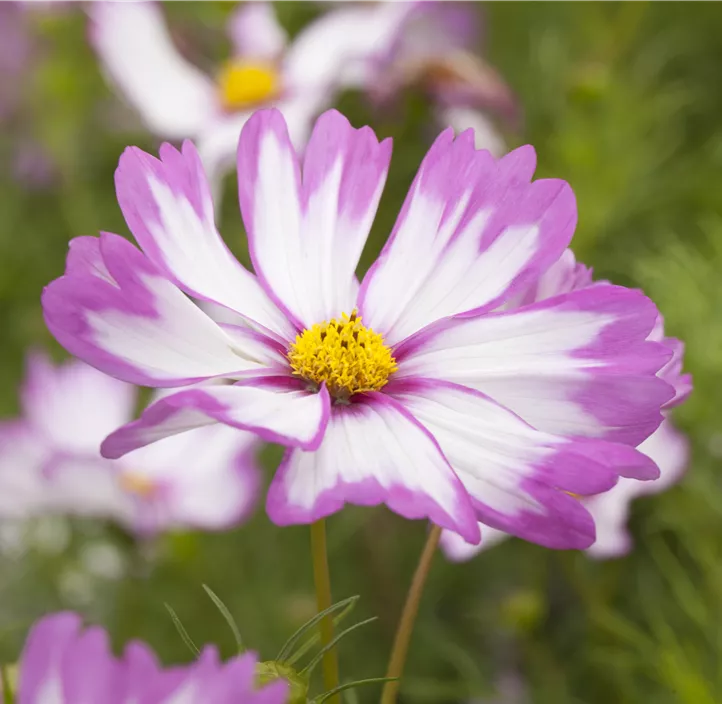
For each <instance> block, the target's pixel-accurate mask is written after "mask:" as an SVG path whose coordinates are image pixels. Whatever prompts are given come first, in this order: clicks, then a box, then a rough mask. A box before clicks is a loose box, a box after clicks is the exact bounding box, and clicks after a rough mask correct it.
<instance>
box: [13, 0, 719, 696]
mask: <svg viewBox="0 0 722 704" xmlns="http://www.w3.org/2000/svg"><path fill="white" fill-rule="evenodd" d="M232 9H233V8H232V5H231V4H229V3H216V2H203V3H197V2H187V3H180V4H174V5H172V6H168V7H167V10H168V12H169V14H170V16H171V17H172V18H173V22H174V26H175V28H176V31H177V32H178V35H179V36H180V37H183V38H185V40H187V43H188V45H189V46H195V47H196V52H197V55H198V56H199V57H205V60H206V61H208V62H210V59H211V58H212V57H213V56H214V55H222V54H223V52H224V51H225V47H224V45H223V42H224V38H223V37H224V35H223V22H224V18H225V17H226V16H227V15H228V13H229V12H230V11H231V10H232ZM278 9H279V13H280V16H281V19H282V21H283V23H284V24H285V25H286V26H287V27H288V28H289V30H291V31H292V32H293V31H297V30H298V28H299V27H301V26H302V25H303V24H304V23H305V22H306V21H308V19H309V18H311V17H312V16H313V15H314V14H316V13H318V12H319V11H321V8H320V5H319V4H318V3H288V4H286V3H279V5H278ZM479 10H480V11H483V12H484V14H485V21H486V39H485V42H484V46H483V51H484V52H485V53H486V55H487V56H488V57H489V59H490V61H491V62H492V63H493V64H494V65H495V66H496V67H497V68H498V69H499V70H500V71H501V72H502V74H503V75H504V76H505V77H506V78H507V80H508V81H509V83H510V84H511V86H512V87H513V88H514V89H515V91H516V92H517V94H518V95H519V98H520V101H521V103H522V106H523V110H524V116H525V118H524V126H523V127H522V129H521V131H520V132H519V133H517V134H510V135H508V137H509V142H510V144H512V145H516V144H521V143H525V142H531V143H532V144H534V145H535V147H536V149H537V152H538V155H539V175H553V176H557V177H561V178H564V179H566V180H568V181H569V182H570V183H571V184H572V186H573V188H574V190H575V192H576V195H577V199H578V204H579V227H578V231H577V235H576V237H575V240H574V249H575V251H576V253H577V256H578V258H580V259H581V260H582V261H584V262H586V263H588V264H591V265H593V266H594V267H595V270H596V273H597V275H599V276H600V277H604V278H609V279H612V280H614V281H615V282H618V283H624V284H628V285H633V286H640V287H643V288H644V289H645V291H646V292H647V293H648V294H649V295H650V296H651V297H652V298H653V299H655V301H657V302H658V304H659V306H660V308H661V310H662V312H663V313H664V315H665V316H666V320H667V328H668V332H669V333H670V334H673V335H675V336H678V337H680V338H682V339H684V340H685V341H686V343H687V350H688V351H687V358H686V367H687V369H688V370H689V371H691V372H692V373H693V374H694V377H695V386H696V390H695V393H694V394H693V395H692V397H691V398H690V400H689V401H688V402H687V403H686V404H685V405H684V406H683V407H681V408H680V409H679V410H678V411H677V412H676V414H675V422H676V423H677V424H678V425H679V426H680V427H681V428H683V429H684V431H685V432H687V433H688V434H689V436H690V438H691V441H692V446H693V459H692V462H691V465H690V467H689V471H688V474H687V476H686V477H685V479H684V481H683V482H682V484H681V485H680V486H678V487H676V488H674V489H672V490H671V491H669V492H667V493H666V494H664V495H661V496H658V497H653V498H647V499H643V500H640V501H638V502H637V504H635V507H634V516H633V521H632V527H633V530H634V534H635V538H636V549H635V551H634V552H633V554H632V555H630V556H629V557H627V558H624V559H622V560H616V561H611V562H604V563H596V562H592V561H590V560H589V559H588V558H587V557H586V556H585V555H583V554H577V553H573V552H551V551H548V550H544V549H542V548H539V547H536V546H533V545H528V544H523V543H521V542H520V541H510V542H509V543H507V544H505V545H504V546H502V547H498V548H495V549H493V550H490V551H489V552H488V553H486V554H483V555H482V556H481V557H479V558H477V559H476V560H474V561H472V562H470V563H468V564H465V565H450V564H448V563H446V562H445V560H444V559H443V557H438V558H437V560H436V563H435V565H434V568H433V571H432V574H431V577H430V581H429V584H428V587H427V591H426V594H425V597H424V602H423V605H422V612H421V616H420V619H419V623H418V627H417V631H416V639H415V642H414V644H413V647H412V651H411V654H410V661H409V664H408V669H407V671H408V673H409V676H408V677H407V678H406V679H405V681H404V685H403V688H402V692H403V694H404V701H408V702H421V703H423V702H435V703H437V702H461V701H469V700H472V699H475V698H477V700H478V701H495V702H504V704H522V702H527V701H528V702H535V703H537V702H538V703H539V704H545V703H547V702H549V703H550V704H551V703H553V704H582V703H584V704H597V703H599V704H608V703H609V702H614V704H625V703H627V702H629V703H633V704H638V703H639V702H647V701H649V702H652V701H653V702H655V704H672V703H676V702H680V703H683V704H708V703H709V704H714V703H715V702H720V701H722V635H721V634H722V629H721V628H720V623H722V486H721V485H720V475H719V471H718V468H719V464H720V457H721V456H722V434H721V429H720V427H719V421H718V419H719V418H720V416H721V413H722V395H721V394H720V393H719V389H720V388H721V387H720V380H721V377H722V355H721V354H720V350H722V319H721V318H720V309H721V308H722V286H721V284H720V277H719V272H720V270H722V199H721V198H720V194H721V193H722V121H720V115H721V114H722V88H721V84H720V67H721V66H722V42H720V30H722V4H719V3H646V2H636V3H624V4H617V3H612V2H604V3H595V2H588V3H579V4H574V3H561V4H556V3H538V4H537V3H533V4H532V3H529V4H527V3H497V4H491V5H486V6H484V7H483V8H482V7H479ZM30 21H31V24H32V26H33V28H34V32H35V33H36V36H35V39H36V42H37V45H38V46H37V49H38V51H37V53H36V55H35V59H34V61H33V62H32V63H31V64H30V65H29V66H28V68H27V71H26V72H25V73H24V74H23V75H22V76H21V77H19V78H17V79H13V81H14V84H13V86H14V87H15V88H16V89H17V90H19V91H21V93H22V96H21V97H22V110H20V111H18V112H16V113H15V114H14V115H13V116H12V117H11V118H10V119H8V120H6V122H5V123H4V124H3V126H2V130H0V155H1V157H2V167H1V168H0V329H1V330H2V333H1V334H2V343H1V344H0V415H3V416H10V415H12V414H14V413H16V412H17V396H16V389H17V385H18V382H19V380H20V378H21V376H22V367H23V355H24V352H25V350H26V348H27V347H28V346H29V345H41V346H47V347H48V348H50V349H52V350H53V353H54V354H57V356H58V358H60V357H61V356H62V353H61V351H60V350H59V348H58V347H57V346H56V345H55V344H54V343H53V341H52V340H51V338H50V336H49V334H48V333H47V332H46V330H45V328H44V326H43V322H42V318H41V315H40V307H39V302H38V298H39V294H40V291H41V288H42V286H43V285H44V284H45V283H47V282H48V281H49V280H50V279H51V278H53V277H55V276H58V275H59V274H60V273H61V271H62V268H63V261H64V255H65V251H66V246H67V241H68V240H69V239H70V238H71V237H73V236H77V235H83V234H94V233H96V232H97V231H98V230H100V229H104V230H110V231H116V232H121V233H125V232H126V228H125V226H124V224H123V222H122V218H121V215H120V211H119V210H118V208H117V205H116V202H115V196H114V192H113V180H112V175H113V170H114V168H115V165H116V163H117V158H118V156H119V154H120V152H121V150H122V148H123V147H124V146H125V145H126V144H129V143H133V144H138V145H140V146H142V147H144V148H148V149H154V148H155V146H156V143H155V142H154V140H153V138H151V137H150V136H149V135H148V134H147V133H145V132H144V131H143V129H142V127H141V126H140V124H139V123H138V122H137V121H136V119H135V118H134V116H133V115H132V113H131V112H130V111H129V109H128V108H126V107H123V106H122V105H120V104H119V102H118V101H117V99H115V98H114V96H113V95H112V94H111V93H110V91H109V90H108V88H107V87H106V85H105V83H104V81H103V79H102V77H101V75H100V72H99V70H98V66H97V63H96V62H95V60H94V56H93V54H92V52H91V51H90V49H89V48H88V45H87V43H86V27H85V20H84V17H83V15H82V12H81V10H80V8H79V7H75V8H73V7H70V8H65V9H64V10H63V11H55V12H53V11H46V12H42V11H36V12H35V13H33V15H32V17H31V20H30ZM480 50H482V47H480ZM201 60H203V58H201ZM0 80H2V81H7V80H10V79H7V78H0ZM339 105H340V106H341V108H342V109H343V110H345V111H346V112H347V113H348V115H349V117H350V118H351V119H352V121H353V122H354V123H355V124H357V125H360V124H363V123H369V124H372V125H373V126H374V128H375V129H376V130H377V133H379V134H380V135H383V136H387V135H392V136H393V137H394V141H395V150H394V154H395V158H394V162H393V166H392V171H391V174H390V178H389V186H388V188H387V192H386V194H385V195H384V198H383V201H382V204H381V212H380V216H379V218H378V222H377V226H376V228H375V230H374V233H373V237H372V240H371V242H370V243H369V247H368V250H367V252H366V255H365V257H364V260H363V266H364V267H366V266H368V263H369V262H370V261H371V260H372V259H373V256H374V255H375V253H376V252H377V251H378V249H379V248H380V247H381V245H382V244H383V241H384V237H385V236H386V234H387V233H388V231H389V229H390V226H391V224H392V222H393V219H394V217H395V213H396V212H397V210H398V208H399V206H400V203H401V200H402V198H403V195H404V193H405V190H406V188H407V187H408V185H409V183H410V180H411V178H412V175H413V173H414V170H415V168H416V166H417V165H418V162H419V160H420V158H421V157H422V155H423V154H424V151H425V149H426V148H427V146H428V144H429V141H430V139H431V137H432V136H433V131H432V129H431V128H430V125H429V120H428V119H427V118H428V115H429V110H428V106H427V105H425V104H424V100H423V98H422V97H421V96H416V95H408V96H407V97H406V98H404V102H403V105H402V107H401V109H399V110H397V111H396V112H395V113H394V114H393V115H379V114H377V113H374V112H373V111H372V110H371V109H370V108H369V107H368V106H367V105H365V103H364V100H363V98H362V97H361V96H359V95H353V94H348V95H345V96H342V98H341V100H340V102H339ZM28 140H33V141H34V142H36V143H38V144H40V145H42V147H43V149H44V150H47V154H48V155H49V156H50V165H49V167H48V168H49V171H48V172H47V173H45V174H44V175H43V177H42V179H40V181H38V179H37V178H31V179H28V178H27V177H25V178H19V175H18V169H17V164H16V161H17V159H16V156H17V148H18V145H19V144H21V143H23V144H25V143H27V142H28ZM234 188H235V186H234V184H233V183H232V179H229V182H228V187H227V193H226V196H227V197H226V198H225V200H224V210H223V228H222V231H223V233H224V235H225V236H226V238H227V240H228V241H229V242H230V243H231V244H232V246H233V247H234V249H235V250H236V251H237V252H239V253H240V254H241V256H245V254H244V247H245V244H244V241H243V233H242V226H241V223H240V218H239V217H238V215H237V212H236V201H235V196H234ZM278 457H279V451H278V449H277V448H269V449H268V451H266V452H265V453H264V458H265V461H266V464H267V466H268V477H270V475H271V471H272V466H273V463H274V462H277V461H278ZM61 528H62V526H59V525H57V524H54V523H49V524H48V523H47V522H45V523H43V524H41V525H40V526H36V527H34V528H33V531H34V532H33V535H35V536H36V538H37V539H36V540H35V541H34V543H33V545H36V547H34V548H32V549H31V550H30V551H29V553H28V554H27V555H25V556H24V557H10V556H8V555H5V556H4V557H2V558H0V559H1V560H2V564H0V656H2V658H3V659H4V660H6V661H7V660H9V659H13V658H14V657H15V656H16V654H17V651H18V648H19V646H20V644H21V642H22V639H23V637H24V632H25V630H26V628H27V626H28V625H29V623H30V622H31V621H32V620H33V619H34V618H35V617H36V616H38V615H39V614H41V613H44V612H46V611H48V610H51V609H55V608H59V607H67V608H76V609H79V610H80V611H82V612H83V613H85V614H87V615H88V617H89V618H90V619H93V620H96V621H98V622H101V623H103V624H105V625H107V626H108V627H109V628H110V629H111V631H112V633H113V635H114V637H115V638H116V640H117V642H118V643H122V642H123V641H125V640H126V639H128V638H131V637H142V638H144V639H146V640H147V641H149V642H150V643H151V644H152V645H153V647H155V648H156V649H157V650H158V651H159V652H160V653H161V654H162V656H163V658H164V659H168V660H171V659H176V660H177V659H187V658H189V657H190V654H189V653H188V651H187V650H186V649H185V647H184V646H183V644H182V643H181V641H180V639H179V638H178V636H177V634H176V633H175V630H174V628H173V626H172V624H171V622H170V619H169V618H168V616H167V614H166V612H165V610H164V608H163V602H169V603H170V604H172V605H173V607H174V608H175V610H176V611H177V612H178V614H179V616H180V617H181V619H182V620H183V622H184V623H185V625H186V627H187V628H188V630H189V631H190V632H191V634H192V635H193V637H194V638H195V640H196V641H197V642H210V641H213V642H217V643H219V644H220V645H221V647H222V649H223V651H224V653H226V654H230V653H231V652H232V651H233V647H234V645H233V640H232V637H231V634H230V632H229V631H228V629H227V627H226V626H225V624H224V623H223V620H222V619H221V617H220V615H219V614H218V612H217V611H216V609H215V607H214V606H213V604H212V603H211V602H210V601H209V600H208V599H207V598H206V596H205V594H204V593H203V590H202V589H201V583H202V582H206V583H208V584H209V585H210V586H211V587H212V588H213V589H214V590H215V591H216V592H217V593H218V594H219V596H220V597H221V598H222V599H223V600H224V601H225V602H226V604H228V606H229V608H230V609H231V611H232V612H233V614H234V615H235V617H236V619H237V621H238V623H239V624H240V626H241V629H242V632H243V636H244V639H245V641H246V643H247V644H249V645H250V646H251V647H253V648H254V649H258V650H260V652H261V654H262V656H263V657H266V658H271V657H273V656H274V654H275V653H276V651H277V650H278V648H279V647H280V645H281V644H282V642H283V641H284V640H285V638H286V637H287V636H288V635H289V634H290V632H291V631H292V630H293V629H294V628H296V627H297V626H298V625H299V624H300V623H301V622H303V621H304V620H305V619H306V618H308V617H309V616H310V615H311V614H312V613H313V608H314V599H313V588H312V578H311V570H310V561H309V554H308V545H307V543H308V531H307V529H306V528H303V527H295V528H283V529H280V528H277V527H275V526H273V525H272V524H271V523H270V522H269V521H268V519H267V518H266V516H265V514H264V512H263V510H262V508H259V510H258V511H257V512H256V515H255V516H254V518H253V520H252V521H251V522H250V523H249V524H247V525H245V526H242V527H240V528H239V529H237V530H235V531H233V532H230V533H227V534H220V535H200V534H182V535H173V536H166V537H164V538H162V539H160V540H159V541H157V542H156V543H154V544H144V545H141V544H135V543H134V542H133V541H132V540H131V539H130V538H129V537H127V536H124V535H122V534H121V533H120V532H118V531H117V529H114V528H112V527H109V526H99V525H97V524H76V525H74V526H73V533H72V539H71V541H70V543H69V544H68V545H67V546H63V545H62V544H53V540H52V539H53V538H57V536H58V534H59V533H58V532H59V531H60V530H61ZM329 531H330V561H331V570H332V578H333V586H334V592H335V597H336V598H339V599H340V598H342V597H345V596H349V595H352V594H360V595H361V601H360V603H359V605H358V607H357V610H356V614H355V616H356V617H357V618H358V619H360V618H362V617H368V616H370V615H378V616H379V617H380V619H379V621H377V622H376V623H374V624H372V625H370V626H368V627H366V628H365V629H363V630H361V631H357V632H356V633H354V634H353V635H352V636H350V637H349V639H348V641H346V642H345V644H344V646H343V648H342V654H341V659H342V667H343V671H344V673H346V674H347V675H348V676H351V675H352V676H354V677H362V676H374V675H380V674H382V673H383V670H384V668H385V660H386V657H387V654H388V651H389V646H390V639H391V636H392V633H393V629H394V627H395V623H396V617H397V614H398V612H399V608H400V604H401V603H402V601H403V598H404V594H405V590H406V588H407V585H408V582H409V580H410V576H411V573H412V570H413V566H414V564H415V561H416V559H417V555H418V553H419V551H420V548H421V545H422V543H423V540H424V537H425V526H424V525H423V524H422V523H418V522H414V523H412V522H406V521H403V520H401V519H399V518H397V517H396V516H394V515H392V514H390V513H389V512H387V511H386V510H385V509H373V510H372V509H354V508H352V509H348V510H345V511H344V512H343V513H342V514H340V515H336V516H334V517H332V518H331V520H330V521H329ZM38 533H39V536H38V535H37V534H38ZM108 541H110V542H111V543H112V544H115V545H118V546H120V547H121V549H122V554H123V555H124V559H125V576H123V577H122V578H120V579H112V580H111V579H109V578H107V577H105V578H103V577H97V576H92V575H89V573H88V571H87V569H86V564H87V562H88V550H89V546H90V547H92V546H96V547H97V546H98V544H106V543H107V542H108ZM55 543H58V541H57V540H55ZM60 543H62V541H60ZM505 692H506V694H504V693H505ZM375 697H376V693H375V691H371V690H369V691H366V692H362V693H361V694H360V700H361V701H374V700H375Z"/></svg>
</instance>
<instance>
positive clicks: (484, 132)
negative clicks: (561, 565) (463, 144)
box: [437, 105, 507, 157]
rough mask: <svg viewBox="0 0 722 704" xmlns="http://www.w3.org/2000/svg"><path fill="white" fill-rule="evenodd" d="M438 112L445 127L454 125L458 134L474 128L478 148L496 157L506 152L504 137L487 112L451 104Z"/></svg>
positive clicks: (439, 119)
mask: <svg viewBox="0 0 722 704" xmlns="http://www.w3.org/2000/svg"><path fill="white" fill-rule="evenodd" d="M437 112H438V122H439V123H440V124H441V125H443V126H444V127H447V126H448V127H453V128H454V132H456V133H457V134H459V133H461V132H464V131H466V130H473V132H474V146H475V147H476V148H477V149H486V150H487V151H488V152H489V153H490V154H491V155H492V156H494V157H500V156H502V155H503V154H504V152H506V150H507V146H506V143H505V142H504V138H503V137H502V135H501V133H500V132H499V130H498V129H497V128H496V126H495V125H494V121H493V120H492V119H491V118H490V117H489V116H488V115H487V114H486V113H485V112H482V111H481V110H478V109H477V108H473V107H468V106H466V105H449V106H448V107H443V108H440V109H438V110H437Z"/></svg>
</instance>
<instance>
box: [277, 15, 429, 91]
mask: <svg viewBox="0 0 722 704" xmlns="http://www.w3.org/2000/svg"><path fill="white" fill-rule="evenodd" d="M415 4H416V3H404V2H387V3H369V4H364V5H354V6H347V7H339V8H338V9H335V10H332V11H331V12H326V13H325V14H323V15H321V17H319V18H318V19H317V20H315V21H314V22H310V23H309V24H308V25H306V27H305V28H304V29H303V30H302V31H301V32H299V33H298V35H297V36H296V37H295V38H294V40H293V42H292V43H291V45H290V46H289V47H288V50H287V51H286V56H285V60H284V78H285V79H286V82H287V84H288V86H289V88H290V89H291V90H293V91H295V92H297V93H308V92H311V93H313V92H314V91H316V90H323V89H326V88H328V87H334V86H337V85H343V86H359V87H361V86H366V85H368V84H369V82H370V81H371V80H373V78H374V77H375V76H376V69H377V66H378V64H379V62H380V60H381V59H382V58H383V57H385V56H386V55H387V54H388V52H389V51H390V50H391V48H392V46H393V43H394V41H395V40H396V39H397V37H398V35H399V31H400V30H401V29H402V28H403V25H404V22H405V20H406V18H407V17H408V16H409V14H410V13H411V12H412V11H413V10H414V5H415Z"/></svg>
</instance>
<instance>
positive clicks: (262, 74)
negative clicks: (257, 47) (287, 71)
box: [218, 61, 280, 110]
mask: <svg viewBox="0 0 722 704" xmlns="http://www.w3.org/2000/svg"><path fill="white" fill-rule="evenodd" d="M279 82H280V79H279V76H278V71H277V70H276V68H275V67H274V66H273V64H270V63H265V62H251V61H230V62H228V63H227V64H226V65H225V66H223V68H222V69H221V72H220V74H219V75H218V88H219V90H220V93H221V99H222V101H223V105H224V107H225V108H226V109H228V110H241V109H243V108H247V107H249V106H251V105H258V104H259V103H263V102H264V101H266V100H270V99H272V98H274V97H276V95H277V94H278V89H279Z"/></svg>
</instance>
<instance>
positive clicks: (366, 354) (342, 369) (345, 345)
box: [288, 311, 396, 401]
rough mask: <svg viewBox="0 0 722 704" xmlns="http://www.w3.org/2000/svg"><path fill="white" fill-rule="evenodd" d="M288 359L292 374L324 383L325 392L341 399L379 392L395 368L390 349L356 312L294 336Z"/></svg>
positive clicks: (318, 383)
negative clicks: (368, 392) (363, 393)
mask: <svg viewBox="0 0 722 704" xmlns="http://www.w3.org/2000/svg"><path fill="white" fill-rule="evenodd" d="M288 361H289V363H290V364H291V369H293V374H294V376H298V377H300V378H302V379H305V380H306V381H309V382H311V383H313V384H316V385H320V384H322V383H324V382H325V383H326V388H327V389H328V392H329V393H330V394H331V395H332V396H333V397H334V398H335V399H337V400H341V401H344V400H348V399H349V397H351V396H352V395H353V394H358V393H362V392H363V391H378V390H379V389H381V388H383V387H384V386H385V385H386V382H387V381H388V379H389V376H390V375H391V374H393V373H394V372H395V371H396V360H395V359H394V357H393V355H392V354H391V349H390V348H389V347H387V346H386V345H385V344H384V339H383V337H381V335H380V334H379V333H377V332H374V331H373V330H371V329H370V328H367V327H366V326H365V325H364V324H363V323H362V321H361V318H359V317H358V316H357V315H356V311H354V312H353V313H351V315H347V314H346V313H343V314H342V315H341V318H340V319H339V320H336V319H335V318H333V319H331V320H329V321H328V322H323V323H317V324H316V325H314V326H313V327H310V328H307V329H306V330H304V331H303V332H302V333H300V334H299V335H297V336H296V341H295V342H294V343H293V344H292V345H291V346H290V348H289V350H288Z"/></svg>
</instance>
